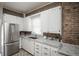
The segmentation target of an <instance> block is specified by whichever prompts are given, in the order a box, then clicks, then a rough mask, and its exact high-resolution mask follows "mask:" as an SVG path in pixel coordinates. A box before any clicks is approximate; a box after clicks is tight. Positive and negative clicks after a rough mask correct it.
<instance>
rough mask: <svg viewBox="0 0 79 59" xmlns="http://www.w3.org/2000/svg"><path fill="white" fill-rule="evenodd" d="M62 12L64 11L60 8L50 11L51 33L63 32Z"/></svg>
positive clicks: (49, 27)
mask: <svg viewBox="0 0 79 59" xmlns="http://www.w3.org/2000/svg"><path fill="white" fill-rule="evenodd" d="M61 11H62V9H61V7H60V6H58V7H55V8H52V9H49V10H48V16H49V21H48V22H49V26H48V29H49V30H48V31H49V32H50V33H60V32H61V15H62V13H61Z"/></svg>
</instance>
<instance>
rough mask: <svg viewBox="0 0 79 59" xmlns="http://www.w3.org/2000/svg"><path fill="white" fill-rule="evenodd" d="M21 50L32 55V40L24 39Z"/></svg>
mask: <svg viewBox="0 0 79 59" xmlns="http://www.w3.org/2000/svg"><path fill="white" fill-rule="evenodd" d="M22 48H23V49H24V50H26V51H28V52H29V53H31V54H32V55H34V40H32V39H30V38H26V39H23V40H22Z"/></svg>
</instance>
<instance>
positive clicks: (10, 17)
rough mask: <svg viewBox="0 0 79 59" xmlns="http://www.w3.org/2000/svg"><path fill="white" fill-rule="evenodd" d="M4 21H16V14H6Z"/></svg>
mask: <svg viewBox="0 0 79 59" xmlns="http://www.w3.org/2000/svg"><path fill="white" fill-rule="evenodd" d="M4 21H5V22H7V23H16V16H13V15H9V14H4Z"/></svg>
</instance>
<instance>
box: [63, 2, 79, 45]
mask: <svg viewBox="0 0 79 59" xmlns="http://www.w3.org/2000/svg"><path fill="white" fill-rule="evenodd" d="M62 7H63V36H62V41H63V42H65V43H70V44H75V45H79V3H78V2H77V3H76V2H74V3H72V2H71V3H62Z"/></svg>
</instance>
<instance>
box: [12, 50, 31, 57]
mask: <svg viewBox="0 0 79 59" xmlns="http://www.w3.org/2000/svg"><path fill="white" fill-rule="evenodd" d="M12 56H32V55H31V54H30V53H28V52H27V51H25V50H23V49H20V51H19V52H18V53H16V54H14V55H12Z"/></svg>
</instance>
